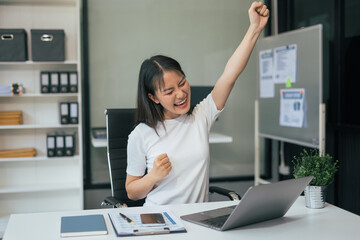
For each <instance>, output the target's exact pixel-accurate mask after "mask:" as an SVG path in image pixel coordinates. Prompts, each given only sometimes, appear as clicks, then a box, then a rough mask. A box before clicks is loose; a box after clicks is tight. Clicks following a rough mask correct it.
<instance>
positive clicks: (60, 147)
mask: <svg viewBox="0 0 360 240" xmlns="http://www.w3.org/2000/svg"><path fill="white" fill-rule="evenodd" d="M64 139H65V138H64V135H56V141H55V144H56V146H55V147H56V156H57V157H61V156H64V152H65V145H64Z"/></svg>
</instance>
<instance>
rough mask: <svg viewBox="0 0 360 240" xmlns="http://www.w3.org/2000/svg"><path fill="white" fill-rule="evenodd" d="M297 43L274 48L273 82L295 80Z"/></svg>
mask: <svg viewBox="0 0 360 240" xmlns="http://www.w3.org/2000/svg"><path fill="white" fill-rule="evenodd" d="M296 59H297V45H296V44H291V45H287V46H283V47H278V48H275V49H274V65H275V66H274V68H275V73H274V76H275V79H274V81H275V83H286V82H287V81H290V82H291V83H294V82H296V73H297V72H296V71H297V65H296V64H297V62H296Z"/></svg>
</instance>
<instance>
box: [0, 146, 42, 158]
mask: <svg viewBox="0 0 360 240" xmlns="http://www.w3.org/2000/svg"><path fill="white" fill-rule="evenodd" d="M35 155H36V150H35V148H21V149H12V150H1V151H0V158H16V157H34V156H35Z"/></svg>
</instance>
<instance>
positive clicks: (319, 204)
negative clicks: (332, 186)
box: [305, 186, 327, 208]
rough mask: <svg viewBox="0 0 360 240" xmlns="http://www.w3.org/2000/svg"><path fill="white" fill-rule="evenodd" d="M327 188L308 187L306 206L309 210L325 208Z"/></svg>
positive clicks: (306, 189) (306, 190)
mask: <svg viewBox="0 0 360 240" xmlns="http://www.w3.org/2000/svg"><path fill="white" fill-rule="evenodd" d="M326 190H327V186H306V188H305V205H306V207H308V208H323V207H325V201H326V192H327V191H326Z"/></svg>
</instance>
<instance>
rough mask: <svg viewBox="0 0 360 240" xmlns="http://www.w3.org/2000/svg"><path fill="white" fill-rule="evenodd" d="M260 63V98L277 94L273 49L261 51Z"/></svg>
mask: <svg viewBox="0 0 360 240" xmlns="http://www.w3.org/2000/svg"><path fill="white" fill-rule="evenodd" d="M259 60H260V61H259V63H260V66H259V67H260V98H273V97H274V96H275V86H274V76H273V75H274V70H273V50H272V49H267V50H264V51H260V53H259Z"/></svg>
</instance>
